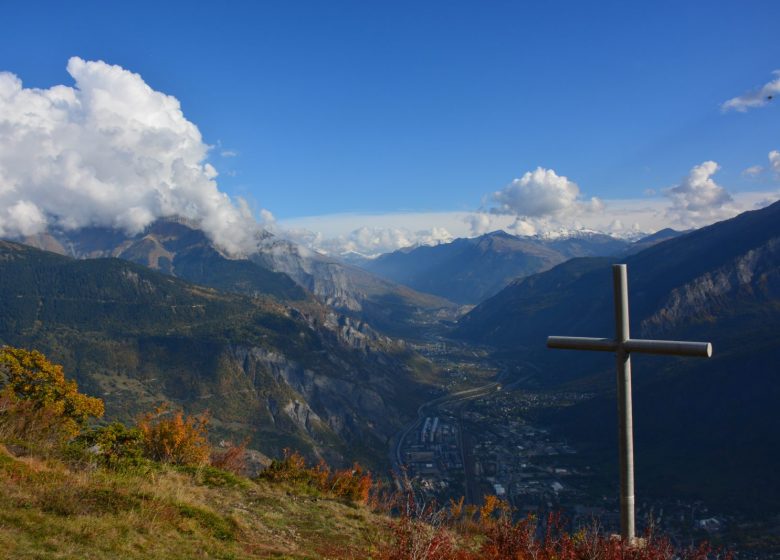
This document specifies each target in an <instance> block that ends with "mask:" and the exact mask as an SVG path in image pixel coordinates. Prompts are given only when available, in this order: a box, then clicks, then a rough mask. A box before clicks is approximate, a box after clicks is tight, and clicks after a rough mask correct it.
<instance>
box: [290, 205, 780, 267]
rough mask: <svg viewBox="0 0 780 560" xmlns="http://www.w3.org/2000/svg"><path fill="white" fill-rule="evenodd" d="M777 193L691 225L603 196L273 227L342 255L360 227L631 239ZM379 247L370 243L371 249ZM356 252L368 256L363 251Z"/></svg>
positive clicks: (655, 208)
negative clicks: (541, 212)
mask: <svg viewBox="0 0 780 560" xmlns="http://www.w3.org/2000/svg"><path fill="white" fill-rule="evenodd" d="M778 197H780V193H778V192H773V191H755V192H742V193H736V194H734V195H733V199H734V201H733V203H731V204H727V205H725V206H724V207H723V208H722V211H721V212H720V213H713V215H711V216H710V217H705V216H700V220H699V221H698V222H697V223H695V224H693V223H690V221H688V223H681V221H680V220H679V216H678V215H677V214H676V213H672V212H671V211H670V209H671V208H673V206H672V205H671V204H670V200H669V199H668V198H662V197H655V198H646V197H641V198H632V199H609V200H606V201H605V203H606V210H605V211H604V212H591V213H584V214H582V215H580V216H578V217H577V218H576V219H569V218H565V219H560V220H559V219H548V218H534V219H531V218H522V217H521V218H519V219H518V217H517V216H513V215H510V214H491V213H488V212H484V211H480V212H463V211H453V212H407V213H388V214H330V215H322V216H309V217H301V218H295V219H287V220H280V221H279V222H278V223H277V226H278V228H279V229H278V230H277V231H278V233H279V234H280V235H284V236H285V237H288V238H290V239H292V240H293V241H296V242H298V243H301V244H303V245H305V246H307V247H309V248H312V249H315V250H318V251H320V252H327V253H331V254H340V253H343V252H344V249H345V247H347V245H348V243H349V242H350V241H352V242H353V243H354V242H355V236H354V235H352V234H353V233H354V232H355V231H356V230H360V229H361V228H363V227H367V228H368V229H372V228H373V229H377V228H389V229H393V228H395V229H399V230H402V231H403V232H405V236H406V239H407V240H408V241H410V242H411V241H413V240H414V241H415V242H417V240H416V239H415V238H414V235H415V234H414V232H432V231H433V230H435V229H436V228H443V229H445V230H446V232H447V233H448V234H450V235H452V236H453V237H475V236H477V235H482V234H485V233H488V232H491V231H495V230H499V229H502V230H504V231H507V232H509V233H513V234H515V235H535V234H542V235H548V234H551V233H555V232H557V231H559V230H572V229H578V228H582V229H588V230H595V231H602V232H605V233H611V234H612V235H616V236H618V237H621V236H628V237H635V235H636V233H637V232H645V233H653V232H655V231H658V230H660V229H663V228H666V227H675V228H678V229H679V228H685V229H687V228H689V227H692V226H703V225H707V224H710V223H712V222H715V221H718V220H721V219H725V218H730V217H732V216H735V215H736V214H738V213H739V211H740V208H743V209H747V208H762V207H764V206H767V205H769V204H771V203H772V202H774V201H776V200H777V199H778ZM422 237H423V238H424V236H422ZM356 246H357V245H353V247H356ZM377 246H378V245H377V244H374V247H375V248H376V247H377ZM395 248H400V247H395ZM393 250H394V249H393ZM358 252H361V253H363V254H371V253H370V252H369V251H366V250H365V249H364V250H362V251H358Z"/></svg>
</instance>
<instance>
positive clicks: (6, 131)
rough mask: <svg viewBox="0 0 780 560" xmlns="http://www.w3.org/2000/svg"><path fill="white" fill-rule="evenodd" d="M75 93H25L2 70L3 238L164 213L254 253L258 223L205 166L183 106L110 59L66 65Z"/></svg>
mask: <svg viewBox="0 0 780 560" xmlns="http://www.w3.org/2000/svg"><path fill="white" fill-rule="evenodd" d="M67 70H68V73H69V74H70V75H71V77H72V78H73V80H74V82H75V84H74V86H73V87H71V86H66V85H57V86H54V87H51V88H49V89H37V88H25V87H23V85H22V82H21V80H20V79H19V78H18V77H17V76H15V75H14V74H11V73H9V72H2V73H0V208H2V210H0V235H2V236H15V235H30V234H33V233H38V232H41V231H43V230H45V229H46V228H47V227H50V226H54V227H59V228H63V229H75V228H80V227H85V226H105V227H114V228H118V229H122V230H124V231H126V232H128V233H137V232H139V231H142V230H143V228H144V227H146V226H147V225H149V224H150V223H151V222H152V221H154V220H155V219H157V218H159V217H163V216H170V215H179V216H183V217H186V218H189V219H191V220H194V221H197V222H199V223H200V224H201V227H202V228H203V229H204V231H206V233H208V234H209V235H210V236H211V237H212V239H213V240H214V241H215V242H216V243H217V244H218V245H220V246H221V247H222V248H223V249H225V250H226V251H228V252H232V253H240V252H243V251H245V250H249V249H251V247H252V245H253V243H254V239H255V236H256V233H257V231H258V228H259V226H258V225H257V223H256V222H255V220H254V219H253V217H252V214H251V211H250V210H249V207H248V206H247V205H246V204H245V203H242V202H241V201H236V202H234V201H232V200H231V199H230V197H229V196H228V195H227V194H225V193H223V192H221V191H220V190H219V188H218V186H217V183H216V181H215V179H216V177H217V171H216V170H215V169H214V167H212V166H211V165H210V164H209V163H207V162H206V157H207V154H208V150H209V146H208V145H206V144H205V143H204V142H203V139H202V137H201V134H200V131H199V130H198V128H197V127H196V126H195V125H194V124H193V123H191V122H190V121H188V120H187V119H186V118H185V117H184V114H183V113H182V110H181V106H180V104H179V101H178V100H177V99H176V98H175V97H172V96H170V95H166V94H164V93H161V92H158V91H155V90H153V89H152V88H151V87H149V85H147V84H146V82H144V80H143V78H141V76H139V75H138V74H134V73H132V72H129V71H128V70H125V69H123V68H121V67H119V66H113V65H110V64H106V63H105V62H102V61H96V62H88V61H84V60H82V59H80V58H77V57H74V58H71V59H70V60H69V61H68V65H67Z"/></svg>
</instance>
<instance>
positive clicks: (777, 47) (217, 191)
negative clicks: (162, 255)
mask: <svg viewBox="0 0 780 560" xmlns="http://www.w3.org/2000/svg"><path fill="white" fill-rule="evenodd" d="M2 14H3V18H2V20H3V21H2V24H0V25H2V29H3V33H2V34H1V35H0V72H3V74H0V133H1V134H0V235H6V236H9V235H28V234H31V233H35V232H37V231H40V230H41V229H42V228H45V227H52V226H56V227H62V228H73V227H82V226H84V225H111V226H114V227H120V228H123V229H126V230H127V231H139V230H141V229H142V228H143V227H144V226H145V225H147V224H148V223H149V221H151V220H153V219H155V218H156V217H159V216H161V215H166V214H170V213H178V214H184V215H188V216H189V217H192V218H197V219H199V220H201V221H202V222H203V224H204V229H206V230H207V231H208V232H209V233H210V234H211V235H212V236H213V238H214V239H215V240H216V241H217V242H218V243H220V244H221V245H222V246H223V247H225V248H226V249H227V250H229V251H233V252H237V253H240V252H242V251H245V250H246V248H247V247H250V246H251V245H252V243H253V239H254V237H253V230H254V228H255V227H256V226H255V223H256V222H259V223H261V224H262V225H263V227H266V228H269V229H271V230H272V231H274V232H276V233H278V234H280V235H286V236H288V237H291V238H293V239H295V240H297V241H299V242H301V243H304V244H307V245H309V246H312V247H314V248H317V249H320V250H323V251H329V252H334V253H338V252H344V251H347V250H354V251H358V252H361V253H364V254H375V253H378V252H382V251H387V250H392V249H395V248H399V247H402V246H405V245H410V244H414V243H420V242H422V243H434V242H439V241H443V240H447V239H451V238H452V237H456V236H468V235H476V234H480V233H485V232H487V231H490V230H492V229H498V228H503V229H506V230H507V231H510V232H511V233H516V234H539V233H545V232H549V231H558V230H561V229H572V228H592V229H599V230H604V231H609V232H611V233H614V234H616V235H632V234H636V232H642V231H647V232H650V231H654V230H657V229H660V228H662V227H667V226H671V227H676V228H678V229H683V228H689V227H696V226H700V225H704V224H706V223H711V222H713V221H716V220H718V219H723V218H725V217H729V216H732V215H734V214H736V213H738V212H740V211H744V210H748V209H751V208H755V207H758V206H761V205H765V204H768V203H769V202H771V201H773V200H776V199H777V198H778V191H780V153H778V150H780V134H778V130H779V129H780V127H779V125H780V107H778V104H780V99H768V98H769V97H771V96H773V95H774V94H775V93H777V94H778V95H780V73H778V70H780V40H779V38H780V34H779V33H778V23H777V22H780V3H778V2H775V1H762V2H756V1H750V0H747V1H741V2H718V1H706V2H705V1H701V2H694V1H691V2H688V1H676V2H664V1H659V2H625V1H623V2H579V1H571V2H554V1H551V2H519V1H515V2H501V1H495V2H483V1H476V0H475V1H472V2H457V1H448V2H444V1H441V2H433V1H431V2H419V1H418V2H404V1H393V2H366V1H360V2H338V1H333V2H301V1H281V0H280V1H268V2H263V1H256V2H249V1H246V2H219V3H217V2H211V3H209V2H194V1H188V2H174V1H171V2H159V1H157V2H143V1H139V2H127V3H121V4H120V3H110V2H81V1H74V2H67V3H66V2H33V1H26V2H19V1H13V0H4V1H3V2H2Z"/></svg>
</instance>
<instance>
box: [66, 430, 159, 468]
mask: <svg viewBox="0 0 780 560" xmlns="http://www.w3.org/2000/svg"><path fill="white" fill-rule="evenodd" d="M75 444H76V445H77V446H78V447H79V448H82V449H85V450H86V451H87V453H88V454H90V455H92V456H94V457H96V458H97V459H98V461H99V462H100V463H101V464H102V465H104V466H106V467H110V468H120V467H125V466H138V465H140V464H141V463H142V462H143V455H144V434H143V432H142V431H141V430H140V429H139V428H129V427H127V426H125V425H124V424H122V423H121V422H113V423H111V424H109V425H107V426H100V427H97V428H93V429H91V430H88V431H85V432H84V433H82V434H80V435H79V436H78V437H77V438H76V441H75Z"/></svg>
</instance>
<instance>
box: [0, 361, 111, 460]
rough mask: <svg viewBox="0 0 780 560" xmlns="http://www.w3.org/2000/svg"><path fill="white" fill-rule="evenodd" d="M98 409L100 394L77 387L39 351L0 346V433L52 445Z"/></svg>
mask: <svg viewBox="0 0 780 560" xmlns="http://www.w3.org/2000/svg"><path fill="white" fill-rule="evenodd" d="M104 411H105V407H104V404H103V401H102V400H101V399H99V398H95V397H90V396H87V395H84V394H82V393H79V391H78V385H77V384H76V382H75V381H73V380H68V379H66V378H65V374H64V372H63V370H62V366H60V365H57V364H53V363H51V362H50V361H49V360H47V359H46V357H45V356H44V355H43V354H41V353H40V352H38V351H35V350H32V351H29V350H24V349H21V348H13V347H11V346H3V347H2V348H0V437H3V438H7V439H13V440H19V441H23V442H28V443H33V444H44V445H54V444H55V443H58V442H62V441H64V440H67V439H69V438H71V437H73V436H75V435H77V434H78V433H79V431H80V430H81V429H82V428H83V427H84V425H85V424H86V423H87V421H88V420H89V419H90V418H97V417H100V416H102V415H103V413H104Z"/></svg>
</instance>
